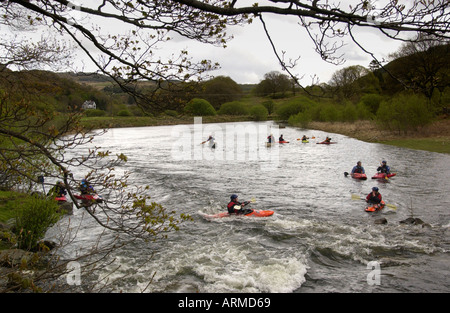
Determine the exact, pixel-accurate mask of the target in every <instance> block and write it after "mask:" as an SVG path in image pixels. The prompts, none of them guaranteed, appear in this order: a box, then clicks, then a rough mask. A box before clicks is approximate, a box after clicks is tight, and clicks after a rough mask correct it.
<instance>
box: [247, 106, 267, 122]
mask: <svg viewBox="0 0 450 313" xmlns="http://www.w3.org/2000/svg"><path fill="white" fill-rule="evenodd" d="M250 115H251V116H252V118H253V119H254V120H255V121H265V120H267V116H268V115H269V112H268V111H267V109H266V108H265V107H264V105H262V104H257V105H255V106H253V107H251V108H250Z"/></svg>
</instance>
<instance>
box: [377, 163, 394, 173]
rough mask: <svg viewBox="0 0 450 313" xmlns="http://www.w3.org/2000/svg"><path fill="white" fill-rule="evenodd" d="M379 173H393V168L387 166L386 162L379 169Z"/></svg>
mask: <svg viewBox="0 0 450 313" xmlns="http://www.w3.org/2000/svg"><path fill="white" fill-rule="evenodd" d="M377 171H378V172H380V173H385V174H389V173H390V172H391V168H390V167H389V166H388V165H387V162H386V161H383V162H381V166H379V167H378V168H377Z"/></svg>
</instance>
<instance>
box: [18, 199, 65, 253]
mask: <svg viewBox="0 0 450 313" xmlns="http://www.w3.org/2000/svg"><path fill="white" fill-rule="evenodd" d="M57 209H58V204H57V203H56V201H54V200H53V199H44V198H40V197H38V196H32V197H28V198H26V199H25V200H24V201H23V202H22V203H21V204H20V206H19V207H17V208H16V212H17V214H16V227H15V233H16V235H17V245H18V248H19V249H27V250H31V249H34V248H35V247H36V245H37V242H38V241H39V240H41V239H42V238H43V237H44V235H45V232H46V231H47V229H48V228H49V227H50V226H51V225H53V224H54V223H56V222H57V221H58V218H59V214H58V213H57Z"/></svg>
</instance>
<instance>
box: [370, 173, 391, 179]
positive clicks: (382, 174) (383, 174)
mask: <svg viewBox="0 0 450 313" xmlns="http://www.w3.org/2000/svg"><path fill="white" fill-rule="evenodd" d="M395 175H397V174H396V173H389V174H386V173H376V174H375V175H373V176H372V179H385V178H391V177H394V176H395Z"/></svg>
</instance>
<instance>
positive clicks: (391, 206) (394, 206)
mask: <svg viewBox="0 0 450 313" xmlns="http://www.w3.org/2000/svg"><path fill="white" fill-rule="evenodd" d="M386 206H387V207H388V208H389V209H392V210H397V206H396V205H393V204H386Z"/></svg>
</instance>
